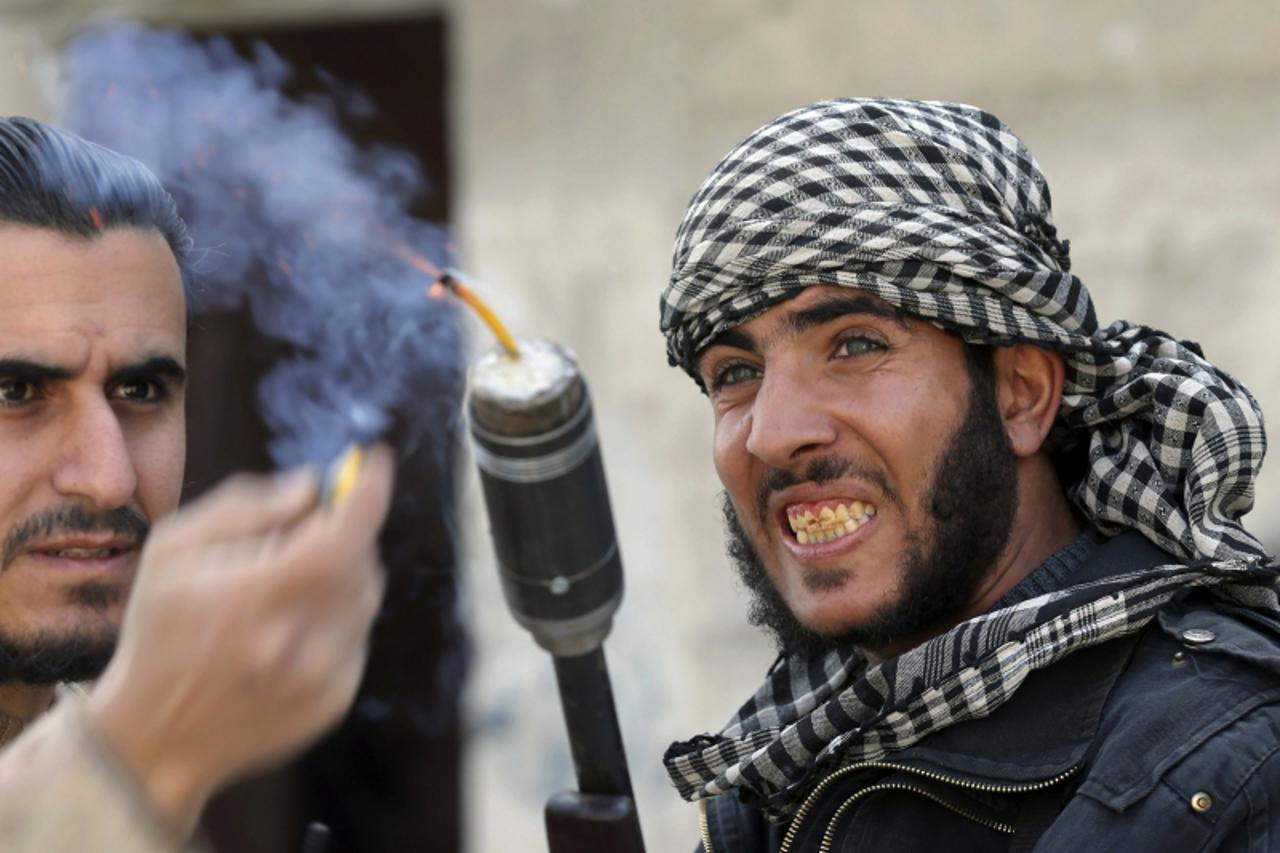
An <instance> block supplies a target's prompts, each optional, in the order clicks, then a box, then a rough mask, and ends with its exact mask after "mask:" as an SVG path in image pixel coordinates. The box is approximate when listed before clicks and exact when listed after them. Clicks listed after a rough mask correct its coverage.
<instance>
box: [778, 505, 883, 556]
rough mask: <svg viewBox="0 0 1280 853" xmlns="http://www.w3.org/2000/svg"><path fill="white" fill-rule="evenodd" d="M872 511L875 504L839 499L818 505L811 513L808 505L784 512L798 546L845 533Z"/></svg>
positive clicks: (869, 515) (872, 512)
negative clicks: (819, 507) (835, 501)
mask: <svg viewBox="0 0 1280 853" xmlns="http://www.w3.org/2000/svg"><path fill="white" fill-rule="evenodd" d="M875 514H876V511H875V507H874V506H872V505H871V504H869V503H864V502H863V501H849V502H844V501H841V502H839V503H834V504H832V503H828V504H825V505H823V506H822V508H821V509H819V510H818V513H817V514H816V515H815V514H814V512H813V509H812V508H809V507H806V508H805V509H804V511H803V512H800V511H799V508H798V507H796V508H794V509H793V511H791V512H788V513H787V523H788V524H789V525H790V526H791V532H792V533H794V534H795V536H796V541H798V542H799V543H800V544H801V545H808V544H811V543H817V542H828V541H830V540H832V539H837V538H839V537H841V536H846V535H848V534H850V533H852V532H854V531H855V530H857V529H858V528H859V527H861V526H862V525H863V524H865V523H866V522H867V520H868V519H870V518H871V517H872V516H874V515H875Z"/></svg>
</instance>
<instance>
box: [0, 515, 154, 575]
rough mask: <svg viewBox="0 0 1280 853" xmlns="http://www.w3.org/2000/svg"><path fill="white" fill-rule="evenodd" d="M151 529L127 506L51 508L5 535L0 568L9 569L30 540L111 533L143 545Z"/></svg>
mask: <svg viewBox="0 0 1280 853" xmlns="http://www.w3.org/2000/svg"><path fill="white" fill-rule="evenodd" d="M150 532H151V524H150V523H149V522H148V521H147V519H146V517H145V516H143V515H142V513H140V512H138V510H136V509H134V508H133V507H129V506H121V507H116V508H115V509H109V510H106V511H104V512H94V511H91V510H89V509H86V508H85V507H84V506H82V505H80V504H66V505H64V506H56V507H50V508H49V509H46V510H42V511H41V512H39V513H36V514H35V515H33V516H30V517H29V518H25V519H23V520H22V521H20V522H18V523H17V524H16V525H14V527H13V529H12V530H10V531H9V533H8V535H7V536H5V539H4V557H3V562H0V571H3V570H4V569H7V568H9V566H10V565H12V564H13V561H14V560H16V559H17V558H18V556H19V555H20V554H22V552H23V551H25V550H27V548H28V547H29V546H30V545H31V544H32V543H33V542H39V541H41V540H43V539H50V538H52V537H54V536H65V535H68V534H76V533H81V534H88V535H91V536H92V535H102V534H103V533H111V534H114V535H116V536H122V537H124V538H126V539H127V540H128V541H129V543H130V544H132V545H135V546H137V545H141V544H142V542H143V541H144V540H145V539H146V538H147V534H148V533H150Z"/></svg>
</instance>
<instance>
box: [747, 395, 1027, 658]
mask: <svg viewBox="0 0 1280 853" xmlns="http://www.w3.org/2000/svg"><path fill="white" fill-rule="evenodd" d="M970 385H971V389H970V393H969V408H968V411H967V412H966V414H965V419H964V421H963V422H962V423H961V424H960V426H959V427H957V428H956V430H955V432H954V433H953V434H952V436H951V439H950V441H949V442H948V443H947V447H946V450H945V452H944V453H943V456H942V458H941V459H940V460H939V461H938V464H937V466H936V467H935V469H934V471H933V475H932V477H931V482H930V484H929V487H928V489H927V491H926V493H925V495H924V497H923V506H924V507H925V508H926V509H927V511H926V512H925V513H924V515H925V516H926V517H927V518H928V519H929V520H931V521H932V522H933V524H932V525H931V526H930V527H929V528H927V529H911V530H909V531H908V532H907V540H906V545H905V548H904V551H903V556H902V561H901V563H900V564H899V567H898V583H897V585H896V587H895V588H894V589H891V590H890V591H889V592H890V595H891V596H892V598H891V599H890V600H889V601H887V602H885V603H884V604H883V605H881V606H880V607H879V608H877V610H876V612H875V613H874V615H873V616H872V617H871V618H870V619H868V620H867V621H866V622H865V623H862V624H859V625H850V626H848V628H847V629H846V630H845V631H843V632H842V633H840V634H838V635H832V636H825V635H822V634H818V633H817V632H815V631H812V630H810V629H809V628H806V627H805V626H804V625H802V624H801V623H800V621H799V620H798V619H796V617H795V616H794V615H793V614H792V613H791V610H790V609H789V608H788V607H787V604H786V602H785V601H784V600H783V599H782V596H781V595H779V594H778V591H777V590H776V589H775V588H774V585H773V583H772V582H771V581H770V580H769V575H768V572H766V571H765V567H764V563H763V562H762V561H761V559H760V555H759V553H758V551H757V550H756V548H755V547H754V546H753V545H752V543H751V542H750V540H749V539H748V538H747V534H746V531H745V530H744V529H743V527H742V524H741V522H740V521H739V520H738V516H737V513H736V512H735V511H734V508H733V504H732V502H731V501H730V500H729V496H728V494H727V493H726V494H724V495H723V503H724V517H725V526H726V530H727V536H728V552H729V556H730V558H731V559H732V560H733V561H734V563H735V564H736V566H737V569H738V574H739V576H740V577H741V578H742V582H743V583H744V584H745V585H746V587H747V589H748V590H750V591H751V594H752V603H751V610H750V613H749V617H750V620H751V624H753V625H758V626H760V627H762V628H764V629H765V630H766V631H767V632H768V633H769V634H771V635H772V636H773V639H774V642H775V643H776V644H777V646H778V650H779V651H780V652H783V653H786V654H798V655H802V656H814V655H820V654H824V653H826V652H827V651H830V650H831V649H833V648H837V647H843V646H848V645H853V646H857V647H858V648H861V649H872V650H874V649H877V648H881V647H883V646H886V645H889V644H891V643H893V642H896V641H900V640H904V639H908V638H910V637H914V636H917V635H919V634H922V633H923V632H925V631H928V630H929V629H930V628H933V627H935V626H940V625H942V624H944V623H945V622H946V621H947V620H948V619H951V618H954V617H955V616H956V615H957V614H959V613H960V612H962V611H963V610H964V608H965V607H967V606H968V605H969V604H970V603H971V602H972V600H973V598H974V596H975V595H976V594H977V591H978V589H979V588H980V587H981V585H982V582H983V581H984V580H985V579H986V577H987V575H988V573H989V572H990V571H991V570H992V568H993V567H994V565H995V561H996V558H997V557H998V556H999V555H1000V552H1001V551H1002V550H1003V549H1004V546H1005V543H1006V542H1008V540H1009V532H1010V530H1012V528H1013V516H1014V513H1015V511H1016V510H1017V500H1018V497H1017V471H1016V467H1015V457H1014V454H1013V448H1012V447H1011V446H1010V444H1009V438H1008V436H1007V435H1006V434H1005V431H1004V424H1003V423H1002V422H1001V419H1000V413H999V410H998V409H997V408H996V402H995V392H994V389H993V388H992V387H991V380H990V378H989V376H983V375H976V373H975V371H971V378H970ZM851 468H852V466H851V465H850V464H848V463H846V462H843V461H841V460H840V459H832V458H831V457H824V458H822V459H818V460H815V463H814V464H813V465H812V466H811V467H810V469H809V470H808V471H805V472H804V474H803V476H798V477H792V478H788V479H789V480H790V481H791V482H795V483H801V482H817V483H822V482H827V481H831V480H835V479H838V478H839V477H840V476H843V475H844V474H845V473H846V472H847V471H849V470H850V469H851ZM764 497H767V496H764Z"/></svg>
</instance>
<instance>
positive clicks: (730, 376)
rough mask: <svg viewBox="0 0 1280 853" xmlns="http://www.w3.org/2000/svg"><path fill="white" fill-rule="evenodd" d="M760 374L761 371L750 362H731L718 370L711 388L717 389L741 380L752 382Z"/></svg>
mask: <svg viewBox="0 0 1280 853" xmlns="http://www.w3.org/2000/svg"><path fill="white" fill-rule="evenodd" d="M759 374H760V371H758V370H757V369H756V368H754V367H752V366H751V365H749V364H729V365H726V366H725V367H722V368H721V369H720V370H717V371H716V373H715V376H714V377H712V379H711V390H712V391H715V390H716V389H718V388H723V387H725V386H726V385H737V384H738V383H739V382H750V381H751V380H752V379H755V378H756V377H757V376H758V375H759Z"/></svg>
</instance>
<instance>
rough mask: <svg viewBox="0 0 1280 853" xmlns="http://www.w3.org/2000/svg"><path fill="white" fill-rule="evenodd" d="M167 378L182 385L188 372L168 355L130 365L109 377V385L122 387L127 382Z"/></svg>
mask: <svg viewBox="0 0 1280 853" xmlns="http://www.w3.org/2000/svg"><path fill="white" fill-rule="evenodd" d="M161 376H163V377H166V378H168V379H169V380H170V381H172V382H173V383H175V384H177V385H181V384H182V383H183V382H185V381H186V378H187V371H186V368H184V367H183V366H182V365H181V364H179V363H178V360H177V359H175V358H171V357H169V356H167V355H157V356H153V357H152V358H149V359H147V360H146V361H142V362H139V363H138V364H130V365H127V366H125V367H122V368H120V369H119V370H116V371H114V372H113V373H112V374H111V375H110V376H108V377H107V384H108V385H120V384H122V383H125V382H138V381H140V380H144V379H155V378H157V377H161Z"/></svg>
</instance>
